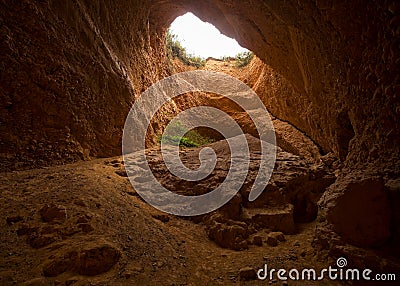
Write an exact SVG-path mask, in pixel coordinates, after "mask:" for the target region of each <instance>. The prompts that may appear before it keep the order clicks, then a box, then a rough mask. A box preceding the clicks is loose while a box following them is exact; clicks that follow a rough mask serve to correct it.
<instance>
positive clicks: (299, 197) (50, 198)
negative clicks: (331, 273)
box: [0, 135, 338, 285]
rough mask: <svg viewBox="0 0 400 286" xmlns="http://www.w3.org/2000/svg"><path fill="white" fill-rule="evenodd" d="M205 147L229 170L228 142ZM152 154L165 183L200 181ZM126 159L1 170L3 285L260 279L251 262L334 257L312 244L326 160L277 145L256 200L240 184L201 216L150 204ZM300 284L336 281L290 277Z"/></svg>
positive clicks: (301, 262) (324, 263)
mask: <svg viewBox="0 0 400 286" xmlns="http://www.w3.org/2000/svg"><path fill="white" fill-rule="evenodd" d="M247 140H248V141H249V146H250V150H251V154H252V157H251V163H250V171H249V174H248V176H247V179H246V183H245V186H247V185H248V183H250V182H251V180H252V179H253V178H254V174H255V173H254V169H257V168H255V167H256V166H257V161H258V160H259V152H257V146H258V143H259V141H258V139H256V138H254V137H252V136H250V135H247ZM209 146H211V147H212V148H213V149H214V150H216V153H217V155H218V163H217V168H216V170H217V171H216V172H217V173H218V172H223V171H224V170H226V168H228V167H229V164H226V162H227V158H228V157H229V156H228V157H227V156H226V152H225V150H226V148H227V146H226V141H219V142H216V143H213V144H211V145H209ZM197 155H198V149H184V150H183V154H182V156H183V158H184V159H183V161H184V162H185V161H190V158H195V157H196V156H197ZM148 158H149V162H150V166H152V168H153V172H155V173H156V174H158V177H159V178H160V181H161V182H162V183H163V184H167V185H168V182H169V185H168V186H169V187H171V188H172V189H174V188H175V189H174V190H175V191H180V192H186V193H187V191H188V190H189V191H193V190H198V188H193V186H192V187H191V186H188V185H182V184H181V183H180V182H178V181H176V182H175V183H174V182H173V180H171V179H169V178H168V176H166V175H165V173H164V171H165V170H164V167H160V166H161V165H160V160H161V157H160V154H159V153H158V150H157V149H152V150H149V151H148ZM123 163H124V162H123V159H122V157H114V158H106V159H96V160H92V161H87V162H79V163H74V164H69V165H64V166H55V167H46V168H42V169H33V170H27V171H13V172H7V173H2V174H1V176H0V181H1V184H0V186H1V187H0V188H1V192H0V193H1V197H0V204H1V205H2V209H3V210H2V212H1V213H0V216H1V217H0V224H1V229H2V231H1V232H0V235H1V238H0V245H1V246H0V251H1V254H0V255H1V257H2V259H1V260H0V277H1V278H0V284H1V285H229V284H237V285H260V281H257V280H256V279H255V277H254V270H257V269H259V268H261V267H263V265H264V264H265V263H267V264H268V265H269V267H274V268H285V269H291V268H298V269H303V268H311V267H313V268H316V269H321V268H325V267H328V266H329V265H335V262H334V261H333V260H332V259H329V258H327V256H326V254H324V253H323V252H320V253H318V252H317V251H316V250H315V249H314V248H313V246H312V242H313V238H314V229H315V216H316V209H315V206H314V205H313V204H314V203H315V201H316V200H317V199H318V197H319V196H320V194H318V192H317V190H321V189H323V187H324V186H326V185H327V184H330V183H331V182H332V179H333V178H334V176H333V174H332V173H331V172H330V171H329V168H328V167H327V166H326V165H325V164H324V163H320V164H318V165H317V164H311V163H308V162H307V161H306V160H304V159H301V158H300V157H299V156H296V155H293V154H290V153H287V152H285V151H283V150H282V149H280V148H278V152H277V162H276V166H275V171H274V173H273V176H272V178H271V181H270V183H269V187H267V191H266V192H264V193H263V195H262V196H261V197H260V198H259V199H257V200H256V201H255V202H253V203H251V204H250V203H249V202H247V201H246V199H245V197H247V193H246V190H248V188H246V187H244V188H242V190H241V191H240V192H239V193H238V195H236V196H235V197H234V199H232V200H231V201H230V202H229V203H228V204H227V205H225V206H224V207H222V208H221V209H220V210H217V211H214V212H213V213H211V214H208V215H204V216H201V217H195V218H181V217H176V216H173V215H168V214H164V213H162V212H160V211H158V210H156V209H155V208H153V207H151V206H149V205H148V204H147V203H146V202H144V201H143V200H142V199H141V198H140V197H139V196H138V194H137V193H136V192H135V190H134V189H133V188H132V186H131V184H130V182H129V180H128V178H127V177H126V173H125V169H124V166H123ZM214 175H215V174H214ZM219 175H220V173H218V174H216V176H212V177H213V178H214V179H211V180H217V181H218V180H220V176H219ZM215 178H217V179H215ZM208 183H210V182H208ZM200 185H201V184H200ZM200 188H201V186H200ZM284 192H285V193H284ZM189 193H190V192H189ZM267 205H268V206H267ZM299 221H300V222H299ZM301 221H303V222H301ZM273 282H274V284H275V285H287V284H282V282H278V281H273ZM262 283H264V284H268V283H270V281H268V280H267V281H263V282H262ZM271 283H272V282H271ZM298 284H300V285H337V284H338V283H337V282H333V281H316V282H311V281H305V282H303V283H300V282H293V281H291V282H289V285H298Z"/></svg>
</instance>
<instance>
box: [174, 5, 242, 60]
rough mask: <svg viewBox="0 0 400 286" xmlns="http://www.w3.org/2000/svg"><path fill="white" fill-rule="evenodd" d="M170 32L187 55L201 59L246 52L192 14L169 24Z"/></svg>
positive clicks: (236, 43)
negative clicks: (176, 37) (175, 36)
mask: <svg viewBox="0 0 400 286" xmlns="http://www.w3.org/2000/svg"><path fill="white" fill-rule="evenodd" d="M170 29H171V32H172V34H175V35H177V36H178V40H179V42H180V43H181V45H182V46H183V47H184V48H186V51H187V52H188V53H189V54H194V55H195V56H200V57H202V58H208V57H214V58H221V57H223V56H232V57H233V56H235V55H237V54H238V53H242V52H246V51H247V49H245V48H242V47H241V46H240V45H239V44H238V42H236V40H234V39H232V38H229V37H227V36H225V35H223V34H221V32H220V31H219V30H218V29H217V28H215V27H214V26H213V25H211V24H210V23H206V22H203V21H201V20H200V19H199V18H197V17H196V16H195V15H193V14H192V13H186V14H185V15H183V16H180V17H178V18H176V19H175V21H174V22H173V23H172V24H171V27H170Z"/></svg>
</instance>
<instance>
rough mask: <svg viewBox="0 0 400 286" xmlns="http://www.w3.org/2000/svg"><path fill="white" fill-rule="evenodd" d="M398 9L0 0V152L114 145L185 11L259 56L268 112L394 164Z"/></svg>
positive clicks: (73, 153)
mask: <svg viewBox="0 0 400 286" xmlns="http://www.w3.org/2000/svg"><path fill="white" fill-rule="evenodd" d="M399 10H400V8H399V4H398V3H396V1H384V2H382V1H368V2H367V1H351V2H349V1H346V2H344V3H336V2H334V1H329V0H324V1H320V0H319V1H311V0H310V1H301V2H299V1H285V2H284V3H282V1H269V2H268V3H265V2H262V1H250V2H242V1H232V0H231V1H218V0H216V1H211V0H207V1H113V2H112V3H109V2H102V1H101V2H98V3H96V4H94V3H92V2H91V1H84V0H75V1H72V0H70V1H63V2H62V3H60V2H59V1H50V0H49V1H40V2H37V1H30V0H25V1H18V2H15V3H14V2H12V3H11V2H9V1H3V2H2V3H1V14H0V15H1V16H0V17H1V22H2V28H1V29H2V35H3V41H2V42H1V47H0V49H1V51H2V52H1V55H0V57H1V62H2V66H1V68H2V84H1V90H2V92H1V98H2V100H1V106H0V108H1V110H2V112H1V123H2V124H1V125H0V128H1V134H3V135H2V137H1V142H0V144H1V145H0V148H1V153H2V158H4V160H3V161H4V162H9V163H10V164H7V165H8V167H13V168H14V167H21V163H20V164H17V166H14V165H13V164H14V163H15V162H16V161H17V162H25V163H27V165H32V164H39V165H41V164H46V163H48V161H51V162H57V161H58V162H63V161H65V160H67V161H68V160H76V159H83V158H89V157H91V156H108V155H115V154H118V153H119V151H120V144H119V143H120V138H121V132H122V126H123V122H124V119H125V115H126V113H127V111H128V109H129V106H130V104H131V103H132V101H133V99H134V97H135V96H137V95H138V94H139V93H140V92H141V91H142V90H143V89H145V88H146V87H148V86H149V85H150V84H151V83H153V82H155V81H157V80H158V79H159V78H161V77H164V76H166V75H167V74H168V73H167V67H166V64H165V63H164V55H165V51H164V47H163V33H164V31H165V29H166V27H168V25H169V24H170V23H171V22H172V21H173V19H174V18H175V17H176V16H178V15H181V14H183V13H185V12H186V11H192V12H194V13H195V14H196V15H197V16H199V17H200V18H202V19H203V20H206V21H209V22H212V23H213V24H215V25H216V26H217V27H218V28H220V29H221V31H223V32H224V33H226V34H227V35H229V36H234V37H235V38H236V39H238V41H239V42H240V43H241V44H242V45H243V46H245V47H247V48H249V49H251V50H253V51H254V52H255V53H256V54H257V56H258V57H259V58H260V59H261V60H262V61H264V62H265V63H267V64H268V66H263V65H262V64H261V63H260V64H258V65H255V66H254V71H255V72H257V71H258V72H259V77H258V78H257V81H256V82H255V83H256V88H258V91H259V93H260V94H261V96H262V97H263V99H264V102H265V103H266V105H267V106H268V107H269V108H270V110H271V113H272V114H274V115H275V116H277V117H278V118H280V119H282V120H286V121H289V122H290V123H292V124H294V125H295V126H297V127H298V128H299V129H300V130H302V131H304V132H306V133H307V134H308V135H309V136H310V137H311V138H312V139H313V140H314V141H315V142H317V143H318V144H319V145H320V146H321V147H322V149H323V150H324V151H325V152H329V151H333V152H335V154H336V155H337V156H338V157H340V158H341V159H342V160H345V159H346V158H348V165H349V167H352V166H356V165H357V166H362V165H365V163H366V162H369V163H376V162H377V161H379V163H380V164H381V165H382V166H386V168H392V169H393V167H394V166H395V165H396V164H395V163H396V162H398V158H399V157H398V155H399V146H400V145H399V144H398V141H399V140H398V139H399V133H398V132H399V131H398V130H400V128H399V127H400V126H399V122H398V120H396V119H397V117H398V112H399V108H400V106H399V100H398V98H397V97H396V96H397V94H398V93H399V66H400V65H399V59H400V57H399V32H400V31H399V25H398V22H399V17H400V16H399ZM271 75H272V76H271ZM271 90H272V96H271ZM274 91H276V92H274ZM382 168H383V169H384V167H382ZM392 171H393V172H396V173H397V172H398V170H392Z"/></svg>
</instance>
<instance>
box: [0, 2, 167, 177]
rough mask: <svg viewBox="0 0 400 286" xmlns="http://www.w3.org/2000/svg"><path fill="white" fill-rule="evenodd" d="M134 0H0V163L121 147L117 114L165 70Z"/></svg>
mask: <svg viewBox="0 0 400 286" xmlns="http://www.w3.org/2000/svg"><path fill="white" fill-rule="evenodd" d="M149 13H150V8H149V6H148V5H147V6H146V5H141V4H140V3H136V4H135V2H134V1H125V2H124V1H116V2H112V3H111V2H104V3H102V2H96V4H95V3H94V2H92V1H81V0H78V1H29V0H27V1H11V2H10V1H1V3H0V19H1V20H0V21H1V23H2V25H1V30H2V31H1V34H2V41H1V43H0V45H1V46H0V50H1V52H0V61H1V63H2V65H1V86H0V88H1V101H0V110H1V113H0V114H1V115H0V116H1V117H0V122H1V124H0V133H1V141H0V153H1V160H2V164H1V166H2V168H1V169H3V170H4V169H5V170H8V169H18V168H23V167H33V166H42V165H47V164H54V163H63V162H69V161H75V160H79V159H89V158H90V157H97V156H111V155H116V154H120V152H121V151H120V150H121V136H122V130H123V124H124V121H125V117H126V115H127V113H128V111H129V109H130V107H131V104H132V103H133V101H134V98H135V96H137V95H138V94H140V92H141V91H143V90H144V89H145V88H147V87H148V86H149V85H151V83H153V82H155V81H157V80H158V79H160V78H162V77H164V76H166V75H167V73H166V71H165V69H166V68H165V63H164V59H163V53H164V46H163V37H162V34H161V33H159V34H156V33H155V31H154V29H152V28H151V27H150V24H149Z"/></svg>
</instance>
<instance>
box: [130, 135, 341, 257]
mask: <svg viewBox="0 0 400 286" xmlns="http://www.w3.org/2000/svg"><path fill="white" fill-rule="evenodd" d="M235 140H236V137H234V138H231V141H230V144H231V145H232V144H233V145H234V144H236V143H235V142H236V141H235ZM246 140H247V142H248V144H249V149H250V150H251V159H250V165H249V173H248V175H247V177H246V180H245V182H244V184H243V187H242V188H241V189H240V192H239V193H238V194H237V195H236V196H235V197H233V198H232V199H231V200H230V201H229V202H228V203H227V204H226V205H225V206H223V207H222V208H221V209H219V210H217V211H215V212H213V213H211V214H208V215H204V216H203V223H204V224H205V225H206V228H207V232H208V234H209V237H210V238H211V239H212V240H214V241H215V242H216V243H217V244H219V245H220V246H222V247H226V248H231V249H236V250H239V249H244V248H247V243H248V241H247V239H248V238H249V236H250V235H252V234H254V233H256V232H258V231H260V230H262V229H268V230H271V231H281V232H283V233H286V234H294V233H296V232H297V228H296V222H311V221H313V220H314V219H315V218H316V217H317V213H318V208H317V201H318V200H319V198H320V196H321V195H322V193H323V192H324V191H325V189H326V188H327V186H329V185H330V184H332V183H333V182H334V180H335V177H334V175H333V174H332V173H331V172H330V171H329V169H328V168H327V167H325V166H324V165H323V164H319V165H317V164H315V163H314V164H312V163H309V162H308V161H307V160H306V159H302V158H300V157H299V156H297V155H293V154H290V153H287V152H285V151H283V150H282V149H280V148H279V147H278V148H277V154H276V164H275V169H274V171H273V174H272V177H271V179H270V181H269V183H268V185H267V187H266V188H265V190H264V192H263V193H262V194H261V195H260V196H259V197H258V198H257V199H256V200H255V201H253V202H249V201H248V196H249V193H250V190H251V186H252V184H253V182H254V180H255V178H256V176H257V174H258V169H259V164H260V160H261V152H260V144H261V143H260V140H259V139H257V138H255V137H253V136H251V135H246ZM206 147H210V148H213V150H215V152H216V154H217V164H216V167H215V169H214V171H213V172H212V173H211V175H210V176H208V177H207V178H206V179H203V180H201V181H198V182H190V181H184V180H182V179H179V178H178V177H175V176H173V175H172V174H170V173H169V171H168V170H167V168H166V166H165V165H164V163H163V161H162V158H161V154H160V153H159V151H158V150H157V149H153V150H152V151H149V152H148V153H147V156H148V158H149V164H150V167H151V169H152V170H153V174H154V175H155V176H156V178H157V179H158V181H159V182H160V183H161V184H163V185H164V186H165V187H166V188H167V189H168V190H170V191H172V192H175V193H178V194H184V195H199V194H204V193H207V192H209V191H211V190H213V189H215V188H216V187H218V186H219V185H220V184H221V183H223V181H224V179H225V177H226V175H227V173H228V171H229V168H230V160H231V158H230V151H229V146H228V144H227V141H226V140H222V141H218V142H215V143H212V144H209V145H206ZM233 148H234V147H233ZM200 150H201V148H197V149H182V150H181V155H180V156H181V159H182V161H183V162H185V163H186V164H187V166H188V167H189V168H190V169H193V170H195V169H197V168H198V167H199V159H198V156H199V151H200ZM134 156H135V155H130V156H129V158H130V159H129V162H126V163H129V164H132V166H134V167H133V168H136V169H137V172H134V171H133V170H134V169H131V170H130V172H129V176H131V180H133V181H134V182H135V183H136V184H140V189H141V190H143V191H144V192H145V193H146V196H147V195H151V193H152V192H153V191H154V189H153V185H152V184H151V183H150V182H149V180H147V179H146V178H144V177H143V176H141V175H140V174H141V170H140V169H138V168H142V167H141V165H142V164H143V162H141V161H139V162H135V159H134V158H135V157H134ZM235 156H239V157H240V154H238V153H237V154H235ZM138 160H139V159H138ZM156 195H157V196H159V194H154V196H156ZM158 200H162V199H161V198H158Z"/></svg>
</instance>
